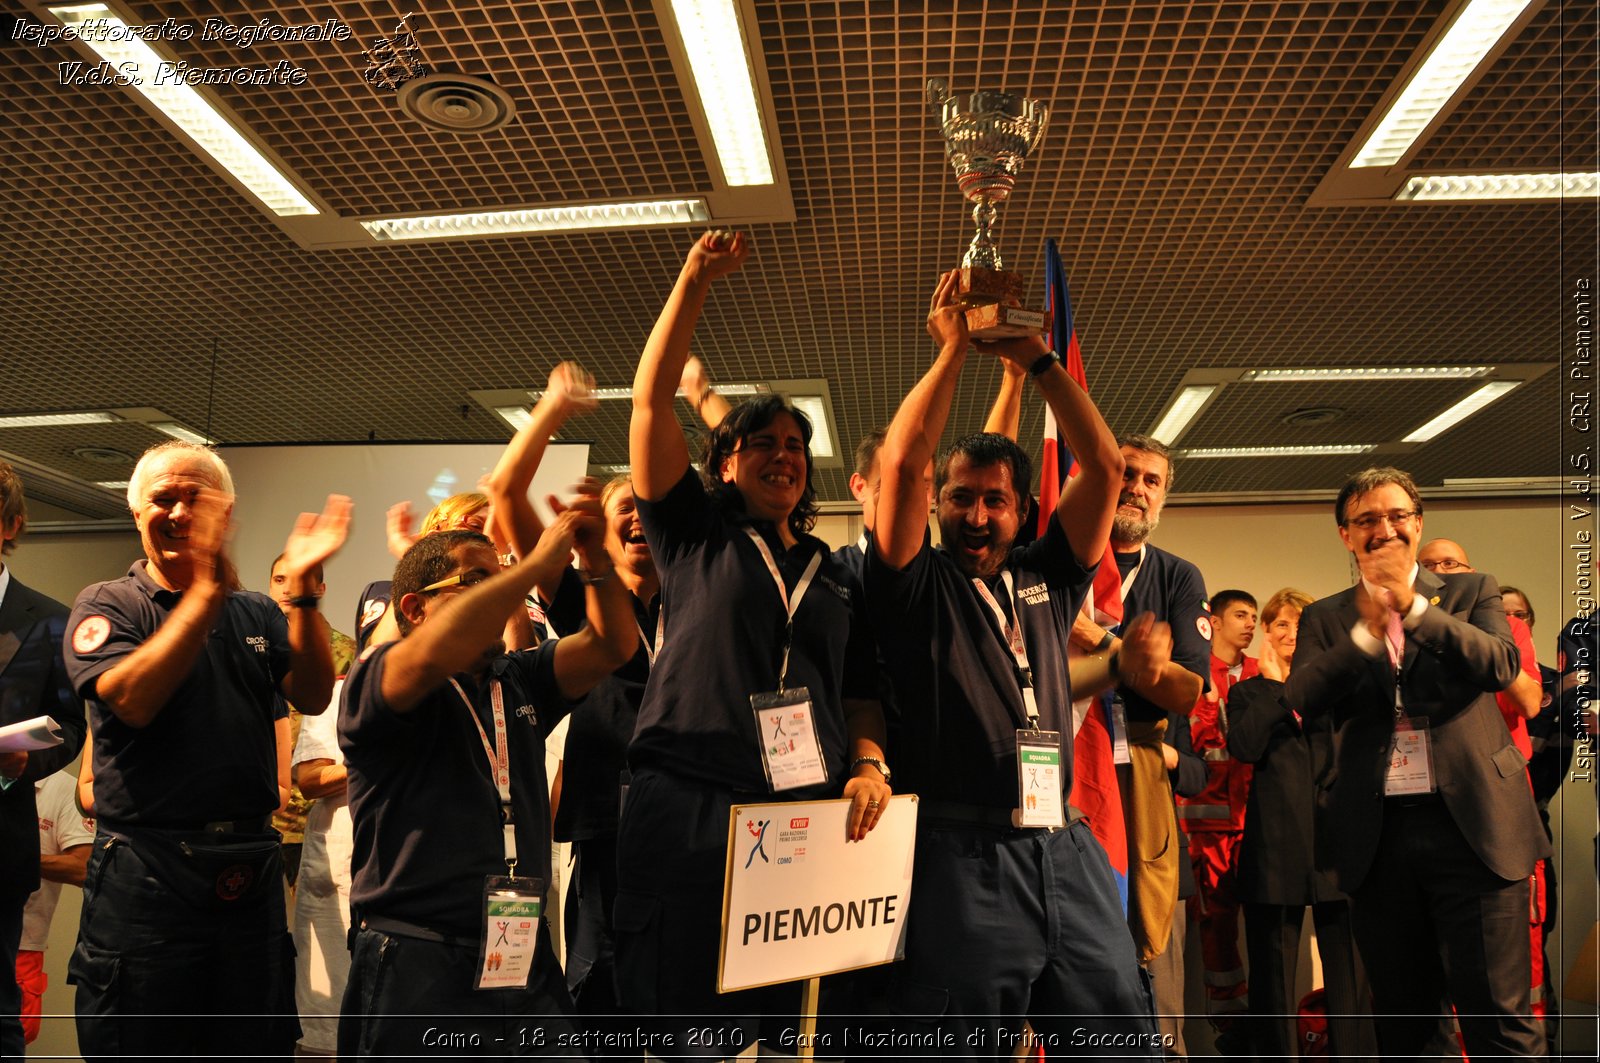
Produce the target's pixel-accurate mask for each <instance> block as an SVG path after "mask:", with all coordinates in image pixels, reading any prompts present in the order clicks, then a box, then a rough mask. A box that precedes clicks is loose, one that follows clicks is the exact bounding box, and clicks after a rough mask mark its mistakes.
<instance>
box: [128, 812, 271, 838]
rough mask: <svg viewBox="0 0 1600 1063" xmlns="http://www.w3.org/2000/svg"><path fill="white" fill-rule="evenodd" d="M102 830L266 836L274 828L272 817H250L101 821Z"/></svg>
mask: <svg viewBox="0 0 1600 1063" xmlns="http://www.w3.org/2000/svg"><path fill="white" fill-rule="evenodd" d="M99 824H100V829H101V830H104V831H107V832H110V833H113V834H116V833H123V834H126V833H128V832H129V831H140V830H167V831H199V832H202V833H206V834H265V833H266V832H267V829H268V828H269V827H271V826H272V817H271V816H250V817H248V818H245V819H218V820H212V821H211V822H209V823H201V822H198V821H195V822H188V823H122V822H118V821H115V820H107V819H101V820H100V821H99Z"/></svg>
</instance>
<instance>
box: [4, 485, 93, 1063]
mask: <svg viewBox="0 0 1600 1063" xmlns="http://www.w3.org/2000/svg"><path fill="white" fill-rule="evenodd" d="M27 524H28V509H27V504H26V502H25V501H24V500H23V497H22V481H21V479H19V478H18V477H17V474H16V470H14V469H12V467H11V466H10V465H9V464H7V463H6V462H3V461H0V555H4V554H9V553H11V551H12V550H13V549H14V548H15V547H16V542H17V538H18V537H19V536H21V535H22V530H23V528H25V527H27ZM66 630H67V607H66V606H64V605H62V604H61V603H60V602H57V601H53V600H52V599H49V598H46V597H45V596H44V595H42V594H40V593H39V592H38V591H35V590H30V589H29V588H27V587H24V586H23V585H22V584H21V582H19V581H18V580H17V578H16V576H15V575H14V574H13V573H12V572H11V569H10V567H9V566H7V565H5V564H4V563H3V562H0V726H3V725H6V724H12V723H21V722H22V721H23V720H31V719H33V718H34V717H35V716H50V717H53V718H54V719H55V721H56V722H57V723H58V724H60V725H61V734H62V738H63V739H64V741H63V742H62V744H61V745H59V746H56V747H55V748H53V749H40V750H35V751H33V752H31V753H29V752H25V751H20V750H19V751H16V752H12V753H0V1058H4V1059H21V1058H22V1054H23V1036H22V1023H21V1021H20V1020H19V1019H18V1017H17V1016H18V1010H19V1008H20V1007H21V1004H22V997H21V995H20V994H19V993H18V990H17V982H16V973H17V942H18V940H19V939H20V937H21V934H22V909H23V907H24V906H25V905H26V904H27V903H28V895H29V894H31V893H32V892H33V891H34V890H36V889H38V888H39V815H38V812H37V811H36V809H35V805H34V799H33V782H34V780H35V779H42V778H44V777H45V776H47V775H50V774H52V773H54V772H56V771H58V770H59V769H61V768H62V767H65V766H66V765H67V764H69V763H71V761H72V758H73V757H75V756H77V755H78V749H79V748H80V747H81V746H82V745H83V732H84V722H83V702H81V701H79V700H78V698H77V695H75V694H74V693H73V692H72V684H71V683H69V682H68V681H67V673H66V668H65V666H64V665H63V664H62V660H61V639H62V636H63V635H65V633H66Z"/></svg>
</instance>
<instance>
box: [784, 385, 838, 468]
mask: <svg viewBox="0 0 1600 1063" xmlns="http://www.w3.org/2000/svg"><path fill="white" fill-rule="evenodd" d="M789 405H791V406H793V407H794V408H795V409H797V410H799V411H800V412H801V413H803V414H805V415H806V420H808V421H810V422H811V456H812V457H814V458H831V457H833V456H834V454H835V449H834V445H833V432H832V430H831V429H830V428H829V427H828V404H827V403H826V402H824V401H823V399H822V396H820V395H790V396H789Z"/></svg>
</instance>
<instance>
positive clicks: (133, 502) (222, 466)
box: [128, 439, 233, 514]
mask: <svg viewBox="0 0 1600 1063" xmlns="http://www.w3.org/2000/svg"><path fill="white" fill-rule="evenodd" d="M176 454H183V455H186V456H191V457H193V458H195V459H196V460H197V461H199V463H200V464H201V465H204V466H206V467H207V468H209V469H210V470H211V479H212V481H213V484H212V486H214V487H216V488H217V489H218V490H219V491H221V492H223V493H224V494H229V495H231V494H233V474H232V473H230V472H229V471H228V464H227V462H225V461H223V460H222V458H220V457H219V456H218V455H217V452H216V451H214V450H212V449H211V448H210V447H206V446H201V445H200V444H199V443H189V442H186V441H185V440H182V439H169V440H167V441H166V442H165V443H157V444H156V445H155V446H153V447H151V448H150V449H149V450H147V451H145V452H144V453H143V454H141V455H140V456H139V464H137V465H135V466H134V467H133V475H132V476H130V477H128V511H129V512H130V513H134V514H137V513H138V512H139V506H140V505H141V504H142V503H143V502H144V490H145V482H146V481H148V480H149V479H150V472H151V470H152V469H154V468H155V467H156V466H157V465H159V464H160V463H161V462H162V461H163V460H165V459H166V458H168V457H171V456H173V455H176Z"/></svg>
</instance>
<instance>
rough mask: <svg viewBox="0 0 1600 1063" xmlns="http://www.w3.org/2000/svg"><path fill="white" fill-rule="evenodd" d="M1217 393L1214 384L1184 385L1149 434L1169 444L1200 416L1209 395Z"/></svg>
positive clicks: (1208, 400) (1209, 397) (1209, 399)
mask: <svg viewBox="0 0 1600 1063" xmlns="http://www.w3.org/2000/svg"><path fill="white" fill-rule="evenodd" d="M1216 393H1217V385H1216V384H1196V385H1190V386H1188V387H1185V388H1184V389H1183V390H1181V391H1179V392H1178V397H1177V398H1175V399H1173V400H1172V405H1171V406H1170V407H1169V408H1168V409H1167V412H1166V415H1165V416H1164V417H1162V418H1161V420H1160V421H1159V422H1158V423H1157V424H1156V426H1155V427H1154V428H1152V429H1150V434H1151V435H1152V436H1154V437H1155V438H1157V439H1159V440H1160V441H1161V442H1163V443H1166V444H1168V445H1171V444H1172V443H1173V442H1174V441H1175V440H1176V439H1177V438H1178V437H1179V436H1181V435H1183V432H1184V429H1186V428H1188V427H1189V422H1191V421H1193V420H1194V419H1195V418H1196V417H1198V416H1200V411H1201V410H1202V409H1204V408H1205V404H1206V403H1208V402H1210V401H1211V396H1213V395H1215V394H1216Z"/></svg>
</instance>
